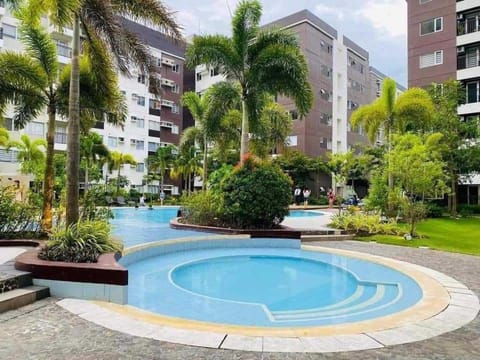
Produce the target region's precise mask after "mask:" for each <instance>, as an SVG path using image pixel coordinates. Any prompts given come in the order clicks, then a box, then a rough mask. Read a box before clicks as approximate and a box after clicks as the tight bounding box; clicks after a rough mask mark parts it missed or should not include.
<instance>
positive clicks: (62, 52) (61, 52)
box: [56, 42, 72, 64]
mask: <svg viewBox="0 0 480 360" xmlns="http://www.w3.org/2000/svg"><path fill="white" fill-rule="evenodd" d="M56 46H57V55H58V61H59V62H60V63H62V64H68V63H70V59H71V58H72V48H71V47H69V46H67V45H65V44H62V43H58V42H57V44H56Z"/></svg>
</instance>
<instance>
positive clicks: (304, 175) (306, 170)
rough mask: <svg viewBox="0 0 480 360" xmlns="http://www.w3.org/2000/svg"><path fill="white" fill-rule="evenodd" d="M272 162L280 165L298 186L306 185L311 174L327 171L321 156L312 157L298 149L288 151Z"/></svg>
mask: <svg viewBox="0 0 480 360" xmlns="http://www.w3.org/2000/svg"><path fill="white" fill-rule="evenodd" d="M273 163H274V164H276V165H278V166H280V168H281V169H282V170H283V171H284V172H286V173H287V174H288V175H289V176H290V177H291V178H292V180H293V183H294V184H295V185H298V186H305V185H307V181H308V180H311V179H312V174H315V173H329V169H328V167H327V164H326V162H325V160H324V159H323V158H321V157H318V158H316V159H312V158H310V157H308V156H307V155H305V154H304V153H301V152H299V151H288V152H286V153H285V154H282V155H280V156H278V157H276V158H275V159H273Z"/></svg>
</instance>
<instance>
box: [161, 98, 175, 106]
mask: <svg viewBox="0 0 480 360" xmlns="http://www.w3.org/2000/svg"><path fill="white" fill-rule="evenodd" d="M161 103H162V106H165V107H169V108H172V107H173V105H174V104H175V103H174V102H173V101H171V100H166V99H162V101H161Z"/></svg>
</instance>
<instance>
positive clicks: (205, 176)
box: [202, 135, 208, 191]
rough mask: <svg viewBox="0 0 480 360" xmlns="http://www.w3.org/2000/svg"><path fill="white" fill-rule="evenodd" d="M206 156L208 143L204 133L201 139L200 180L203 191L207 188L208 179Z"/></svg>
mask: <svg viewBox="0 0 480 360" xmlns="http://www.w3.org/2000/svg"><path fill="white" fill-rule="evenodd" d="M207 157H208V145H207V136H206V135H205V137H204V140H203V181H202V190H203V191H205V190H206V189H207V179H208V174H207V171H208V166H207Z"/></svg>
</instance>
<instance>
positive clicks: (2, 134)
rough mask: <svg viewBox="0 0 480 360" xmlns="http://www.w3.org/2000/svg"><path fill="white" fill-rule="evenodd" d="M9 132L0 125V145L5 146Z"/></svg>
mask: <svg viewBox="0 0 480 360" xmlns="http://www.w3.org/2000/svg"><path fill="white" fill-rule="evenodd" d="M9 139H10V134H9V132H8V130H7V129H5V128H2V127H0V146H7V145H8V141H9Z"/></svg>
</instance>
